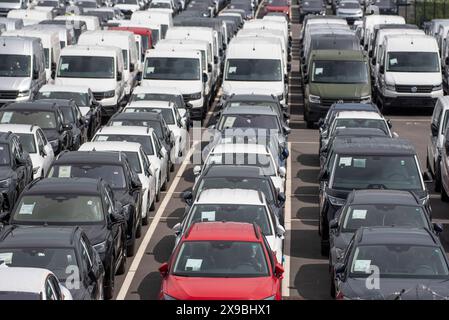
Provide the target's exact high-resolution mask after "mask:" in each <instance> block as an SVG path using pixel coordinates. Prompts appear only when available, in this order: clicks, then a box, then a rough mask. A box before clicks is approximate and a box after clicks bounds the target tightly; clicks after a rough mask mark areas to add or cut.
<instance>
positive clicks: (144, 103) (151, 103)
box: [125, 100, 173, 109]
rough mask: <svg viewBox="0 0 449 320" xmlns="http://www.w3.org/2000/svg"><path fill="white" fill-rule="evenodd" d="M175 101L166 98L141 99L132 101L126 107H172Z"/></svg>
mask: <svg viewBox="0 0 449 320" xmlns="http://www.w3.org/2000/svg"><path fill="white" fill-rule="evenodd" d="M172 107H173V102H171V101H166V100H165V101H164V100H139V101H131V102H130V103H129V104H128V105H127V106H126V107H125V109H126V108H160V109H163V108H167V109H168V108H172Z"/></svg>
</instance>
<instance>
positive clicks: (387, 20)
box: [360, 14, 405, 51]
mask: <svg viewBox="0 0 449 320" xmlns="http://www.w3.org/2000/svg"><path fill="white" fill-rule="evenodd" d="M378 24H405V19H404V18H403V17H401V16H393V15H377V14H376V15H370V16H365V17H363V36H362V39H361V41H360V44H361V45H363V48H364V50H366V51H368V49H369V47H370V44H371V41H372V38H373V37H372V33H373V31H374V27H375V26H376V25H378Z"/></svg>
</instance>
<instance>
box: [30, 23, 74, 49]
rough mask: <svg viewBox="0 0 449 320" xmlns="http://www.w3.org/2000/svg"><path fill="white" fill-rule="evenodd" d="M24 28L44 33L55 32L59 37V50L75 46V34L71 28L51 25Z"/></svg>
mask: <svg viewBox="0 0 449 320" xmlns="http://www.w3.org/2000/svg"><path fill="white" fill-rule="evenodd" d="M26 28H27V29H29V30H30V29H32V30H40V31H44V32H54V31H55V32H57V33H58V35H59V44H60V46H61V49H62V48H64V47H67V46H71V45H73V44H75V33H74V30H73V28H67V27H66V26H58V25H51V24H35V25H32V26H27V27H26Z"/></svg>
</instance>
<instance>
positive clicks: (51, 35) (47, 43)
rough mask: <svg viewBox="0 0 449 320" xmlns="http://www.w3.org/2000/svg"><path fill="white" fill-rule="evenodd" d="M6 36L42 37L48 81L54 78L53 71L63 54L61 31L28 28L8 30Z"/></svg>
mask: <svg viewBox="0 0 449 320" xmlns="http://www.w3.org/2000/svg"><path fill="white" fill-rule="evenodd" d="M3 35H4V36H19V37H34V38H39V39H41V43H42V47H43V48H44V56H45V73H46V74H47V81H51V80H52V73H53V72H54V71H55V70H56V64H57V62H58V60H59V55H60V54H61V44H60V42H59V33H58V32H56V31H50V30H46V31H41V30H30V29H28V28H25V29H20V30H14V31H6V32H5V33H3Z"/></svg>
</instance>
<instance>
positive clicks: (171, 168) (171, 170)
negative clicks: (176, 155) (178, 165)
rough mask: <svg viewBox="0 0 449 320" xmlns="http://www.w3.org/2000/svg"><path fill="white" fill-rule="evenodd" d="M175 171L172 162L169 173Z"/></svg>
mask: <svg viewBox="0 0 449 320" xmlns="http://www.w3.org/2000/svg"><path fill="white" fill-rule="evenodd" d="M173 171H175V164H174V163H173V162H170V172H173Z"/></svg>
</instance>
